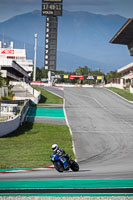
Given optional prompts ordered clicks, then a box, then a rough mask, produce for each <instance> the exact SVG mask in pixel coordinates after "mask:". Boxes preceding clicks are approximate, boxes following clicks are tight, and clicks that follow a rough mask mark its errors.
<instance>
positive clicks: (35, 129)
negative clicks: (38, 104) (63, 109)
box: [0, 122, 74, 169]
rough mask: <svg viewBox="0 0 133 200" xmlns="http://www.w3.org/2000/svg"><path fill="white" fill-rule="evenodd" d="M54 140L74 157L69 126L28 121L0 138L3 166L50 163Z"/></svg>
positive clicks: (0, 156) (13, 166)
mask: <svg viewBox="0 0 133 200" xmlns="http://www.w3.org/2000/svg"><path fill="white" fill-rule="evenodd" d="M53 143H57V144H58V145H59V146H61V147H62V148H64V150H65V151H66V152H67V153H69V154H70V155H72V158H74V155H73V151H72V137H71V135H70V133H69V129H68V127H67V126H65V125H51V124H42V123H28V122H25V123H24V124H23V125H22V126H21V127H19V128H18V129H17V130H16V131H14V132H13V133H11V134H9V135H8V136H5V137H2V138H0V160H1V161H0V169H8V168H38V167H44V166H49V165H51V164H52V163H51V161H50V155H51V153H52V150H51V145H52V144H53Z"/></svg>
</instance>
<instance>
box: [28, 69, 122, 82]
mask: <svg viewBox="0 0 133 200" xmlns="http://www.w3.org/2000/svg"><path fill="white" fill-rule="evenodd" d="M54 73H55V75H56V74H58V75H67V74H68V75H69V74H76V75H88V76H104V80H105V83H108V82H109V80H110V79H111V78H120V77H122V76H123V74H120V73H118V72H117V71H110V72H108V73H107V74H105V73H104V72H101V71H100V70H91V68H89V67H88V66H84V67H80V66H79V67H78V68H77V69H76V70H75V71H74V72H65V71H55V72H54ZM43 78H45V79H47V78H48V72H47V71H46V70H45V68H44V67H42V68H38V67H37V69H36V80H37V81H41V79H43ZM31 80H33V74H32V76H31ZM56 81H57V82H65V83H76V82H78V80H69V79H64V78H63V76H61V78H60V79H57V80H56ZM92 82H94V81H93V80H84V81H83V83H89V84H91V83H92Z"/></svg>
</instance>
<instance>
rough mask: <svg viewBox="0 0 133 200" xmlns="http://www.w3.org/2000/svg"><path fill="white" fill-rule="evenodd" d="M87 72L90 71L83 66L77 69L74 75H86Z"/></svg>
mask: <svg viewBox="0 0 133 200" xmlns="http://www.w3.org/2000/svg"><path fill="white" fill-rule="evenodd" d="M89 71H90V69H89V68H88V67H87V66H85V67H78V68H77V69H76V71H75V73H76V74H79V75H87V74H88V72H89Z"/></svg>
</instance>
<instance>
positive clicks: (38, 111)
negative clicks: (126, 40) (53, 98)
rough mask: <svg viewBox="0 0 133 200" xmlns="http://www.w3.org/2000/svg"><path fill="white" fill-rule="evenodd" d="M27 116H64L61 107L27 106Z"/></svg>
mask: <svg viewBox="0 0 133 200" xmlns="http://www.w3.org/2000/svg"><path fill="white" fill-rule="evenodd" d="M27 117H41V118H63V119H64V118H65V115H64V110H63V109H62V108H29V110H28V113H27Z"/></svg>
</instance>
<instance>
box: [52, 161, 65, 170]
mask: <svg viewBox="0 0 133 200" xmlns="http://www.w3.org/2000/svg"><path fill="white" fill-rule="evenodd" d="M53 164H54V167H55V169H56V170H57V171H58V172H63V171H64V167H63V166H62V163H61V162H60V161H58V163H57V162H54V163H53Z"/></svg>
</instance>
